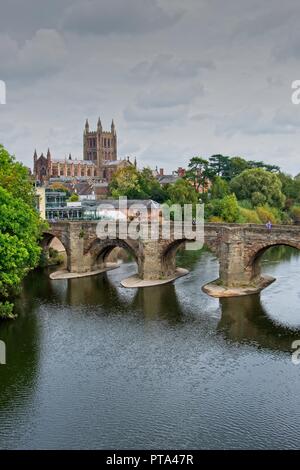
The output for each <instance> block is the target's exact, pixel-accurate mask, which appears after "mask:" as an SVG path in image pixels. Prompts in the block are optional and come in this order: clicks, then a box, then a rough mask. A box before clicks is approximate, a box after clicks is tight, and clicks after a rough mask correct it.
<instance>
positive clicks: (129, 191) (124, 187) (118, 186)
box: [109, 166, 146, 199]
mask: <svg viewBox="0 0 300 470" xmlns="http://www.w3.org/2000/svg"><path fill="white" fill-rule="evenodd" d="M109 189H110V192H111V194H112V196H113V197H120V196H127V197H128V199H143V198H144V197H145V196H146V195H145V193H144V192H143V190H142V187H141V184H140V176H139V171H138V170H137V169H136V168H135V167H134V166H126V167H123V168H119V170H117V172H116V173H115V174H114V176H113V178H112V180H111V183H110V185H109Z"/></svg>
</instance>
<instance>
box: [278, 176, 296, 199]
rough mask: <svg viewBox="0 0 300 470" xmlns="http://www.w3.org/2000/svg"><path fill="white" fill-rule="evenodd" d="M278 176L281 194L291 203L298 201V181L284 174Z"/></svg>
mask: <svg viewBox="0 0 300 470" xmlns="http://www.w3.org/2000/svg"><path fill="white" fill-rule="evenodd" d="M278 176H279V178H280V181H281V184H282V192H283V194H284V195H285V196H286V197H287V199H291V200H292V202H293V201H297V202H298V201H300V180H299V179H297V178H293V177H292V176H290V175H286V174H285V173H279V175H278Z"/></svg>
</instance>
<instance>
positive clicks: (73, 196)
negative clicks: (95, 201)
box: [68, 193, 79, 202]
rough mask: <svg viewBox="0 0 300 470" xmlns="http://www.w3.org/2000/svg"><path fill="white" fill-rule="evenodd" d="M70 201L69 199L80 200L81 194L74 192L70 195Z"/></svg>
mask: <svg viewBox="0 0 300 470" xmlns="http://www.w3.org/2000/svg"><path fill="white" fill-rule="evenodd" d="M68 201H69V202H78V201H79V196H78V194H76V193H73V194H72V195H71V196H70V197H69V199H68Z"/></svg>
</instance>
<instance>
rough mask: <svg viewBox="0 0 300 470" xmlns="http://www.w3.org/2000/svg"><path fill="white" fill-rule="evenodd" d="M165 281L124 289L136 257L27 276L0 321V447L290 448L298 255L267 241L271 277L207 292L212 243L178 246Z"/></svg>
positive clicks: (213, 268)
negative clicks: (257, 284)
mask: <svg viewBox="0 0 300 470" xmlns="http://www.w3.org/2000/svg"><path fill="white" fill-rule="evenodd" d="M178 261H179V264H180V265H182V266H185V267H187V268H189V269H190V270H191V272H190V274H189V275H188V276H186V277H183V278H181V279H178V280H177V281H176V283H175V284H169V285H165V286H160V287H155V288H154V287H153V288H146V289H140V290H135V289H124V288H122V287H121V286H120V280H121V279H123V278H125V277H127V276H128V275H130V274H132V273H134V272H135V265H134V264H133V263H125V264H123V265H122V266H121V268H119V269H117V270H114V271H111V272H109V273H107V274H104V275H99V276H95V277H90V278H84V279H74V280H63V281H50V280H49V277H48V273H47V272H46V271H44V272H43V271H36V272H34V273H31V274H30V275H29V276H28V277H27V278H26V280H25V282H24V290H23V294H22V295H21V297H20V299H19V300H18V303H17V310H18V313H19V317H18V319H17V320H16V321H14V322H5V323H2V324H0V339H1V340H3V341H5V342H6V346H7V365H5V366H4V365H2V366H1V365H0V448H1V449H2V448H9V449H11V448H13V449H16V448H18V449H24V448H26V449H31V448H48V449H52V448H59V449H64V448H71V449H72V448H73V449H76V448H80V449H86V448H89V449H93V448H106V449H113V448H119V449H134V448H144V449H147V448H157V449H163V448H178V449H186V448H189V449H216V448H219V449H220V448H222V449H231V448H242V449H252V448H264V449H266V448H299V445H300V437H299V432H298V431H299V426H300V365H299V366H297V365H295V364H293V363H292V360H291V357H292V356H291V344H292V342H293V341H294V340H297V339H299V340H300V257H299V253H298V252H296V251H294V250H291V249H287V248H283V247H278V248H276V249H272V250H269V251H268V252H267V253H266V255H265V258H264V260H263V270H264V272H266V273H269V274H271V275H273V276H275V277H276V278H277V281H276V282H275V283H274V284H272V285H271V286H270V287H268V288H267V289H266V290H264V291H263V292H262V293H261V294H260V295H252V296H247V297H240V298H232V299H223V300H221V301H219V300H218V299H213V298H210V297H208V296H207V295H206V294H204V293H203V292H202V291H201V285H203V284H204V283H206V282H208V281H210V280H213V279H215V278H216V277H217V273H218V263H217V260H216V259H215V257H214V256H213V255H212V254H211V253H209V252H203V253H201V254H199V253H195V252H185V253H183V254H181V256H180V257H179V260H178Z"/></svg>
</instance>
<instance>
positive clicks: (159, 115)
mask: <svg viewBox="0 0 300 470" xmlns="http://www.w3.org/2000/svg"><path fill="white" fill-rule="evenodd" d="M187 111H188V108H187V106H184V105H179V106H174V107H171V108H163V107H161V108H146V109H145V108H140V107H138V106H136V105H129V106H127V107H126V108H125V110H124V118H125V120H126V121H129V122H131V123H134V124H135V126H138V127H145V126H146V127H148V126H150V127H160V126H161V125H167V124H171V123H173V122H175V121H180V120H182V119H184V116H186V113H187Z"/></svg>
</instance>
